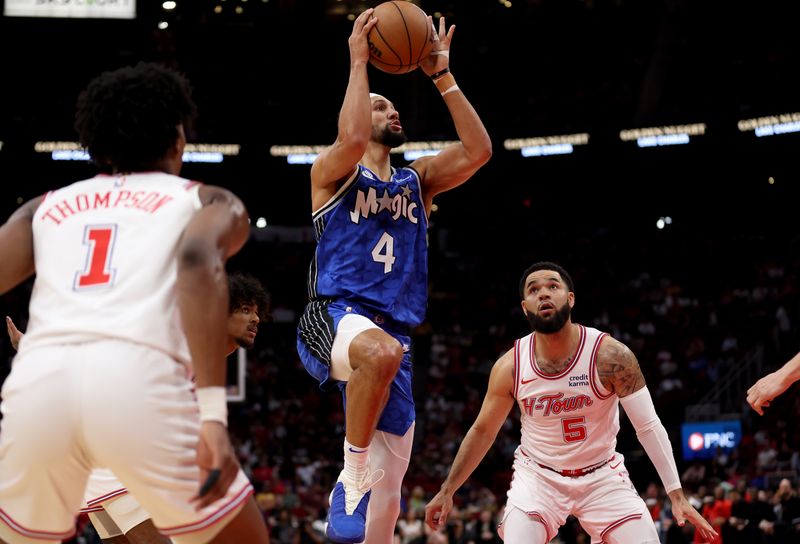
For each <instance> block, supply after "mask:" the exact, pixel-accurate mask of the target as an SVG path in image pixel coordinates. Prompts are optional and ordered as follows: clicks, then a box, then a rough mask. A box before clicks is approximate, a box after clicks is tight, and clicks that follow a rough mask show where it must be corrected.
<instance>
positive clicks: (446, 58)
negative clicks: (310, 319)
mask: <svg viewBox="0 0 800 544" xmlns="http://www.w3.org/2000/svg"><path fill="white" fill-rule="evenodd" d="M428 22H429V23H430V24H431V26H433V18H432V17H431V16H430V15H428ZM446 29H447V26H446V25H445V22H444V17H440V18H439V32H438V33H434V35H433V39H434V43H433V48H432V49H431V52H430V53H429V54H428V56H427V57H425V59H423V61H422V62H421V63H420V68H422V71H423V72H425V73H426V74H428V76H429V77H430V76H432V75H433V74H435V73H436V72H439V71H441V70H444V69H445V68H447V67H448V66H450V42H451V41H452V40H453V33H454V32H455V31H456V25H450V29H449V30H446Z"/></svg>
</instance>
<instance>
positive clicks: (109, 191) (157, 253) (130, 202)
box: [20, 172, 202, 366]
mask: <svg viewBox="0 0 800 544" xmlns="http://www.w3.org/2000/svg"><path fill="white" fill-rule="evenodd" d="M201 207H202V204H201V202H200V197H199V184H197V183H196V182H191V181H188V180H185V179H182V178H179V177H176V176H171V175H168V174H165V173H162V172H148V173H137V174H133V175H125V176H105V175H101V176H97V177H94V178H92V179H89V180H86V181H80V182H77V183H74V184H72V185H69V186H67V187H63V188H61V189H59V190H57V191H53V192H51V193H48V194H47V195H45V198H44V200H43V201H42V203H41V204H40V206H39V208H38V209H37V210H36V213H35V214H34V217H33V247H34V261H35V264H36V280H35V283H34V286H33V293H32V295H31V302H30V322H29V325H28V330H27V333H26V335H25V336H24V338H23V339H22V341H21V343H20V352H23V351H24V350H30V349H33V348H35V347H37V346H42V345H52V344H72V343H79V342H87V341H92V340H97V339H101V338H119V339H123V340H130V341H132V342H136V343H139V344H145V345H149V346H152V347H153V348H156V349H159V350H161V351H164V352H166V353H167V354H168V355H170V356H171V357H173V358H174V359H176V360H178V361H180V362H182V363H184V364H186V365H187V366H188V365H189V364H190V357H189V349H188V345H187V342H186V338H185V336H184V333H183V329H182V327H181V320H180V316H179V312H178V305H177V293H176V287H175V284H176V279H177V247H178V241H179V240H180V238H181V235H182V234H183V230H184V228H185V227H186V225H187V224H188V223H189V221H190V219H191V218H192V216H193V215H194V214H195V212H196V211H197V210H199V209H200V208H201ZM111 362H113V361H111Z"/></svg>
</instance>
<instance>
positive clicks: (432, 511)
mask: <svg viewBox="0 0 800 544" xmlns="http://www.w3.org/2000/svg"><path fill="white" fill-rule="evenodd" d="M452 509H453V496H452V495H451V494H449V493H445V492H444V491H439V492H438V493H437V494H436V496H435V497H434V498H433V499H431V502H429V503H428V504H427V506H425V523H427V524H428V527H430V528H431V529H433V530H434V531H436V530H438V529H439V528H440V527H444V524H445V523H447V515H448V514H449V513H450V510H452Z"/></svg>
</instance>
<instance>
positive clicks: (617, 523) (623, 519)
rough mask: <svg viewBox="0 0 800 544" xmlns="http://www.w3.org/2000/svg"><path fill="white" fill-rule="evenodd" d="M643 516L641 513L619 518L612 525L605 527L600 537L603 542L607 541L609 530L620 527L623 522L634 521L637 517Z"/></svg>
mask: <svg viewBox="0 0 800 544" xmlns="http://www.w3.org/2000/svg"><path fill="white" fill-rule="evenodd" d="M641 517H642V515H641V514H631V515H629V516H625V517H624V518H622V519H618V520H617V521H615V522H614V523H612V524H611V525H609V526H608V527H606V528H605V529H603V532H602V533H600V539H601V540H602V541H603V542H605V541H606V533H608V532H609V531H613V530H614V529H616V528H617V527H619V526H620V525H622V524H623V523H627V522H629V521H633V520H635V519H641Z"/></svg>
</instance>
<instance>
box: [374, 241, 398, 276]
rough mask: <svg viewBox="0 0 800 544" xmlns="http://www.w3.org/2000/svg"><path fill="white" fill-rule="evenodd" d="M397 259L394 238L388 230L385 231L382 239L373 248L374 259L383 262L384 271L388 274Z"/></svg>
mask: <svg viewBox="0 0 800 544" xmlns="http://www.w3.org/2000/svg"><path fill="white" fill-rule="evenodd" d="M395 259H396V257H395V256H394V238H392V235H391V234H389V233H388V232H384V233H383V236H381V239H380V240H378V243H377V244H375V247H373V248H372V260H373V261H375V262H376V263H383V273H384V274H388V273H389V272H391V271H392V265H393V264H394V261H395Z"/></svg>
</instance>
